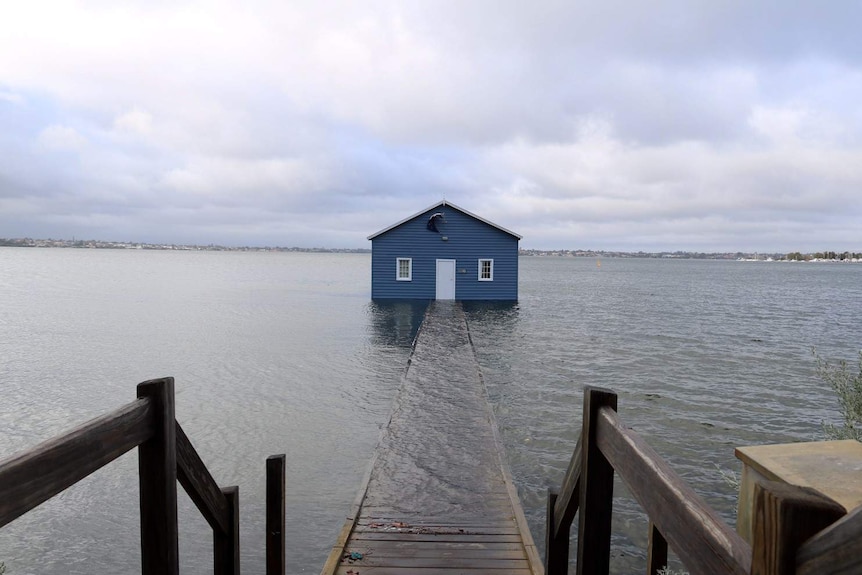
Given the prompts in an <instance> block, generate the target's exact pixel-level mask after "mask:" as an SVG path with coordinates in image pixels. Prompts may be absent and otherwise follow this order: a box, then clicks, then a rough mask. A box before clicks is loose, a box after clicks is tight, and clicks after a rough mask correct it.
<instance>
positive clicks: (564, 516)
mask: <svg viewBox="0 0 862 575" xmlns="http://www.w3.org/2000/svg"><path fill="white" fill-rule="evenodd" d="M581 449H582V445H581V438H580V437H578V442H577V443H576V444H575V451H574V452H573V453H572V458H571V459H570V460H569V468H568V469H567V470H566V476H565V477H564V478H563V486H562V488H561V489H560V494H559V495H558V496H557V499H556V503H555V504H554V521H553V525H550V526H549V529H551V535H552V537H554V538H555V539H556V538H557V537H558V536H559V534H560V532H561V531H565V532H566V536H568V532H569V528H570V527H571V526H572V521H574V519H575V514H576V513H577V512H578V504H579V497H580V492H581V488H580V485H581Z"/></svg>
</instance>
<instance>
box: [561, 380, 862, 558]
mask: <svg viewBox="0 0 862 575" xmlns="http://www.w3.org/2000/svg"><path fill="white" fill-rule="evenodd" d="M615 472H616V473H617V474H619V476H620V478H621V479H622V480H623V482H625V484H626V486H627V487H628V488H629V490H630V491H631V493H632V496H633V497H634V498H635V499H636V500H637V501H638V503H639V504H640V505H641V507H643V509H644V510H645V511H646V513H647V515H648V516H649V542H648V549H647V565H646V571H647V573H649V574H650V575H655V574H656V573H658V572H659V571H660V570H661V569H662V568H663V567H664V566H666V564H667V556H668V546H670V548H671V549H672V550H673V551H674V552H675V553H676V555H677V557H679V559H680V561H681V562H682V563H683V565H685V567H686V569H688V571H689V572H690V573H692V575H695V574H703V575H723V574H734V575H743V574H749V573H751V574H758V575H779V574H781V575H785V574H794V573H796V574H797V575H807V574H812V575H813V574H814V573H818V574H829V573H836V574H837V573H860V572H862V508H859V509H857V510H855V511H854V512H853V513H851V514H849V515H845V513H846V512H845V510H844V508H843V507H841V506H840V505H838V504H837V503H835V502H834V501H832V500H831V499H829V498H827V497H826V496H824V495H822V494H820V493H818V492H816V491H814V490H812V489H808V488H802V487H796V486H790V485H785V484H778V483H773V482H762V483H759V484H757V485H756V487H755V499H754V501H755V508H754V512H753V514H752V516H753V518H754V519H753V521H754V529H753V533H754V536H753V541H752V544H751V545H749V544H748V543H747V542H746V541H745V540H743V539H742V538H741V537H740V536H739V535H737V533H736V532H735V531H734V530H733V529H731V528H730V527H729V526H728V525H727V524H726V523H725V522H724V521H722V520H721V518H720V517H718V515H717V514H716V513H715V512H714V511H713V510H712V509H711V508H710V507H709V506H708V505H707V504H706V502H705V501H704V500H703V499H702V498H701V497H700V496H698V495H697V494H696V493H695V492H694V490H692V489H691V487H689V486H688V485H687V484H686V483H685V482H684V481H683V480H682V478H681V477H679V475H677V474H676V473H675V472H674V471H673V470H672V469H671V468H670V466H669V465H668V464H667V462H665V461H664V460H663V459H662V458H661V457H660V456H659V455H658V454H657V453H656V452H655V450H653V449H652V448H651V447H650V446H649V445H648V444H647V443H646V442H645V441H644V440H643V439H642V438H641V437H640V436H638V435H637V434H636V433H634V432H633V431H632V430H630V429H627V428H626V427H625V426H624V425H623V424H622V422H621V421H620V418H619V416H618V415H617V396H616V394H614V393H613V392H612V391H608V390H604V389H597V388H587V389H586V390H585V391H584V416H583V429H582V432H581V437H580V439H579V440H578V443H577V446H576V447H575V451H574V454H573V455H572V459H571V462H570V463H569V468H568V470H567V472H566V476H565V479H564V480H563V485H562V488H561V489H560V490H550V491H549V493H548V509H547V534H546V538H545V570H546V573H547V575H560V574H564V573H567V571H568V562H569V538H570V534H569V531H570V529H571V525H572V522H573V521H574V518H575V515H578V551H577V572H578V574H591V575H592V574H606V573H608V571H609V566H610V544H611V511H612V499H613V483H614V473H615Z"/></svg>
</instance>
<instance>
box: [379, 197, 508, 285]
mask: <svg viewBox="0 0 862 575" xmlns="http://www.w3.org/2000/svg"><path fill="white" fill-rule="evenodd" d="M368 239H369V240H371V298H372V299H429V300H430V299H456V300H517V299H518V240H520V239H521V236H519V235H518V234H516V233H514V232H511V231H509V230H507V229H506V228H503V227H501V226H498V225H497V224H494V223H491V222H489V221H488V220H486V219H483V218H481V217H479V216H477V215H476V214H471V213H470V212H468V211H467V210H465V209H463V208H459V207H458V206H456V205H454V204H451V203H449V202H447V201H445V200H443V201H442V202H440V203H437V204H434V205H433V206H431V207H429V208H426V209H424V210H422V211H421V212H419V213H417V214H414V215H412V216H410V217H408V218H406V219H404V220H401V221H400V222H398V223H396V224H392V225H391V226H389V227H388V228H384V229H382V230H380V231H379V232H377V233H375V234H372V235H370V236H368Z"/></svg>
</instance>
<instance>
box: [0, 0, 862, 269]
mask: <svg viewBox="0 0 862 575" xmlns="http://www.w3.org/2000/svg"><path fill="white" fill-rule="evenodd" d="M860 6H862V4H860V3H859V2H858V1H855V0H854V1H846V2H845V1H842V0H830V1H829V2H820V1H818V2H807V1H787V0H778V1H763V0H760V1H759V0H753V1H752V0H746V1H735V0H707V1H702V0H682V1H674V0H652V1H650V2H641V1H636V0H626V1H619V0H601V1H597V0H588V1H577V0H567V1H544V0H531V1H529V2H525V1H518V2H508V1H505V0H491V1H470V0H456V1H447V0H434V1H429V2H421V1H419V2H415V1H414V2H411V1H405V2H377V1H374V0H368V1H363V2H347V1H344V2H328V1H321V0H316V1H308V2H305V1H294V0H287V1H284V0H281V1H272V2H270V1H266V0H263V1H255V0H246V1H243V2H231V1H212V0H207V1H198V2H184V1H162V0H142V1H140V2H138V1H130V2H123V1H121V0H116V1H115V0H90V1H78V2H75V1H59V0H58V1H41V0H29V1H26V2H7V3H4V6H3V9H2V17H0V237H7V238H8V237H26V236H29V237H42V238H45V237H54V238H68V239H71V238H72V237H73V236H74V237H77V238H78V239H82V238H94V239H105V240H120V241H151V242H175V243H198V244H208V243H220V244H225V245H282V246H303V247H312V246H325V247H369V242H368V241H367V240H366V239H365V238H366V237H367V236H368V235H369V234H371V233H373V232H375V231H378V230H379V229H382V228H384V227H386V226H388V225H390V224H391V223H394V222H396V221H398V220H400V219H402V218H404V217H406V216H408V215H410V214H413V213H415V212H417V211H419V210H421V209H423V208H425V207H428V206H430V205H431V204H433V203H435V202H437V201H439V200H441V199H443V198H444V197H445V199H447V200H449V201H451V202H453V203H454V204H457V205H459V206H461V207H463V208H466V209H467V210H470V211H472V212H474V213H477V214H479V215H481V216H483V217H485V218H487V219H489V220H491V221H494V222H496V223H499V224H500V225H502V226H504V227H506V228H508V229H511V230H513V231H515V232H517V233H519V234H521V235H523V236H524V239H523V240H522V242H521V246H522V247H525V248H539V249H549V248H573V249H574V248H593V249H620V250H640V249H643V250H650V251H651V250H676V249H682V250H693V251H736V250H742V251H761V252H772V251H776V252H786V251H795V250H801V251H820V250H824V249H830V250H836V251H844V250H851V251H862V40H860V36H859V34H860V32H859V23H860V22H862V7H860Z"/></svg>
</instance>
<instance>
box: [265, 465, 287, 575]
mask: <svg viewBox="0 0 862 575" xmlns="http://www.w3.org/2000/svg"><path fill="white" fill-rule="evenodd" d="M284 464H285V457H284V454H281V455H270V456H269V457H268V458H267V459H266V575H284V572H285V554H284V491H285V477H284V472H285V469H284V468H285V465H284Z"/></svg>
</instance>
